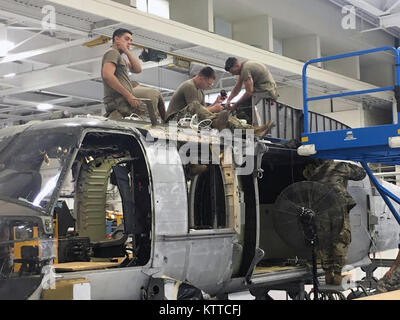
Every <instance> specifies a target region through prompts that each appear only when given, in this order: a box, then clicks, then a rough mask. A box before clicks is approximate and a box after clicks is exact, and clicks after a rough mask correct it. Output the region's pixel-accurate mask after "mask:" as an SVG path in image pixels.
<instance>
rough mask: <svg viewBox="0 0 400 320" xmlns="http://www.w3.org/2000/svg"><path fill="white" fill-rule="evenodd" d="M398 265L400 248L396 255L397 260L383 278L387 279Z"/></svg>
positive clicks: (399, 262)
mask: <svg viewBox="0 0 400 320" xmlns="http://www.w3.org/2000/svg"><path fill="white" fill-rule="evenodd" d="M399 264H400V248H399V252H398V253H397V258H396V260H395V261H394V263H393V265H392V266H391V267H390V269H389V270H388V271H387V272H386V274H385V275H384V277H385V278H388V277H390V276H391V275H392V273H393V271H394V270H396V268H397V267H398V266H399Z"/></svg>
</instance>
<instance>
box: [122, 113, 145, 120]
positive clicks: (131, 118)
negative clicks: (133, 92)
mask: <svg viewBox="0 0 400 320" xmlns="http://www.w3.org/2000/svg"><path fill="white" fill-rule="evenodd" d="M125 119H129V120H142V121H144V119H143V118H142V117H140V116H138V115H137V114H136V113H131V115H130V116H129V117H125Z"/></svg>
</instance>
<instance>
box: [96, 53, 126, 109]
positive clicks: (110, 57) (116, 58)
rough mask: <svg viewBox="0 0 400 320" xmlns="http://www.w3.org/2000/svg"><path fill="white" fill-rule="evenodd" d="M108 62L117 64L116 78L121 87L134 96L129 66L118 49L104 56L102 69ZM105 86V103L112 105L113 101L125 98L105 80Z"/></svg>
mask: <svg viewBox="0 0 400 320" xmlns="http://www.w3.org/2000/svg"><path fill="white" fill-rule="evenodd" d="M106 62H112V63H114V64H115V66H116V69H115V73H114V74H115V76H116V77H117V79H118V80H119V82H120V83H121V85H122V86H123V87H124V88H125V89H126V90H128V91H129V92H131V93H132V94H133V87H132V83H131V80H130V79H129V73H128V66H127V64H126V61H125V59H124V58H122V56H121V54H120V53H119V51H118V50H117V49H114V48H111V49H110V50H108V51H107V52H106V53H105V54H104V56H103V61H102V63H101V66H102V69H103V66H104V64H105V63H106ZM103 84H104V98H103V100H104V103H105V104H107V103H110V102H111V101H112V100H115V99H117V98H121V97H123V96H122V95H121V94H120V93H119V92H117V91H115V90H114V89H113V88H111V87H110V86H109V85H108V84H107V82H106V81H104V79H103Z"/></svg>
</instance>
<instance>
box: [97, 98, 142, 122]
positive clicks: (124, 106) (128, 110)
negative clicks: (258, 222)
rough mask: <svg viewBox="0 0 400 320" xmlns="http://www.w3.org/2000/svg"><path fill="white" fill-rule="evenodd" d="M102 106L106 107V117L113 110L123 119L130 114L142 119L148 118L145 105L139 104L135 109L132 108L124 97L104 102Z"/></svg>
mask: <svg viewBox="0 0 400 320" xmlns="http://www.w3.org/2000/svg"><path fill="white" fill-rule="evenodd" d="M104 104H105V105H106V114H105V116H106V117H108V116H109V115H110V113H111V112H113V111H114V110H117V111H118V112H119V113H120V114H121V115H122V116H123V117H129V116H130V115H131V114H132V113H134V114H136V115H138V116H140V117H143V118H148V117H149V112H148V111H147V107H146V104H144V103H140V105H139V106H138V107H137V108H132V107H131V105H130V104H129V103H128V101H126V100H125V98H124V97H119V98H116V99H114V100H112V101H109V102H105V103H104Z"/></svg>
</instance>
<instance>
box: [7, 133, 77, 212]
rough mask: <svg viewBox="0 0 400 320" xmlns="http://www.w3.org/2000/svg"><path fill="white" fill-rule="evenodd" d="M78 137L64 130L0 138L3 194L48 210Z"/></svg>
mask: <svg viewBox="0 0 400 320" xmlns="http://www.w3.org/2000/svg"><path fill="white" fill-rule="evenodd" d="M74 145H75V138H74V136H73V135H69V134H65V132H62V133H61V132H53V133H52V134H51V135H50V134H48V132H47V131H44V130H35V131H29V130H27V131H25V132H23V133H21V134H18V135H16V136H14V137H12V139H11V140H10V138H7V137H6V138H3V139H2V140H1V141H0V149H1V150H2V152H0V196H3V197H7V198H11V199H13V200H16V201H20V202H24V203H28V204H30V205H32V206H35V207H39V208H43V209H46V208H47V207H48V206H49V204H50V200H51V198H52V196H53V194H54V192H55V191H56V186H57V183H58V180H59V177H60V173H61V170H62V168H63V166H64V163H65V162H66V160H67V159H68V158H69V156H70V154H71V151H72V149H73V146H74Z"/></svg>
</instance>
